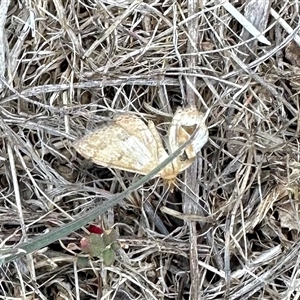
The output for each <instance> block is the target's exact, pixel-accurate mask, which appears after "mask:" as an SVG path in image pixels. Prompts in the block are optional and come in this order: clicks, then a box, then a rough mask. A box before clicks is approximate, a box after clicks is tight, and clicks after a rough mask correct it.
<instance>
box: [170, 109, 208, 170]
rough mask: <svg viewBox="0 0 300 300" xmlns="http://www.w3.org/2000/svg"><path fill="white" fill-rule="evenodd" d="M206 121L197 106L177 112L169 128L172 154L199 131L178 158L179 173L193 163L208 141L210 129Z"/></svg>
mask: <svg viewBox="0 0 300 300" xmlns="http://www.w3.org/2000/svg"><path fill="white" fill-rule="evenodd" d="M205 119H206V118H205V117H204V115H203V114H202V113H201V112H200V111H199V110H198V109H197V108H196V107H195V106H191V107H187V108H178V109H177V110H176V112H175V114H174V117H173V119H172V123H171V125H170V128H169V148H170V151H171V152H172V153H173V152H174V151H175V150H177V149H178V148H179V147H180V146H181V145H182V144H184V143H186V142H187V141H188V140H190V138H191V136H192V134H193V133H194V132H195V130H197V132H195V136H194V138H193V140H192V141H191V143H190V144H189V145H188V146H187V147H186V148H185V149H184V151H183V152H182V154H181V155H180V156H179V157H177V161H176V164H177V165H178V169H179V171H178V173H180V172H182V171H183V170H185V169H187V168H188V167H189V166H190V165H191V164H192V163H193V161H194V159H195V157H196V155H197V153H198V152H199V151H200V149H201V148H202V147H203V146H204V145H205V144H206V142H207V141H208V129H207V126H206V125H205Z"/></svg>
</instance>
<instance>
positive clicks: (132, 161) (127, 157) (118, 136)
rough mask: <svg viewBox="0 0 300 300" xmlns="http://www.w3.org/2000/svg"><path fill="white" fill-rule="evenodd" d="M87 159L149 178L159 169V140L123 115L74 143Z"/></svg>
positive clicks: (145, 127) (140, 121) (137, 119)
mask: <svg viewBox="0 0 300 300" xmlns="http://www.w3.org/2000/svg"><path fill="white" fill-rule="evenodd" d="M74 147H75V149H76V150H77V151H78V153H80V154H81V155H82V156H83V157H85V158H86V159H89V160H91V161H92V162H94V163H96V164H98V165H101V166H104V167H110V168H116V169H120V170H125V171H130V172H135V173H139V174H147V173H148V172H150V171H151V170H152V169H154V168H155V167H156V166H157V165H158V156H157V153H158V151H157V147H158V145H157V140H156V138H155V137H154V136H153V133H152V132H151V130H149V128H148V127H147V126H146V124H145V123H144V122H143V121H142V120H141V119H139V118H138V117H135V116H130V115H120V116H118V117H116V118H115V119H114V120H113V121H112V122H109V123H108V124H106V125H103V126H101V127H100V128H99V129H97V130H96V131H94V132H91V133H90V134H88V135H86V136H85V137H83V138H82V139H80V140H78V141H76V142H75V143H74Z"/></svg>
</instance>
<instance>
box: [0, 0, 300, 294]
mask: <svg viewBox="0 0 300 300" xmlns="http://www.w3.org/2000/svg"><path fill="white" fill-rule="evenodd" d="M216 2H218V1H210V2H209V1H167V0H166V1H144V2H143V1H141V0H134V1H121V0H120V1H113V0H107V1H96V0H91V1H87V0H82V1H60V0H55V1H48V0H36V1H33V0H28V1H15V0H12V1H11V2H9V1H8V0H2V1H1V5H0V8H1V11H0V44H1V45H0V76H1V82H2V83H1V100H0V113H1V119H0V132H1V154H0V162H1V167H0V171H1V172H0V186H1V194H0V209H1V211H0V214H1V216H0V218H1V219H0V220H1V231H0V234H1V248H2V251H1V252H0V263H1V264H2V269H1V281H0V299H82V300H84V299H231V300H234V299H299V291H298V285H299V278H298V276H299V272H298V268H299V267H298V261H299V259H298V258H299V257H298V253H299V248H300V244H299V229H300V225H299V224H300V223H299V208H298V205H299V203H298V201H299V199H298V194H299V192H298V187H299V170H300V163H299V158H300V156H299V103H300V102H299V83H298V82H299V78H298V74H299V67H300V61H299V60H300V55H299V53H300V51H299V45H300V43H299V37H298V36H297V32H298V29H299V26H298V27H297V24H298V12H299V9H300V6H299V3H298V2H297V1H294V2H292V1H291V2H288V1H267V0H265V1H255V0H252V1H230V2H231V3H232V5H233V9H232V7H230V5H228V2H226V1H223V2H226V3H225V4H216ZM244 2H245V3H244ZM229 11H230V12H229ZM238 11H239V12H240V13H241V14H242V15H243V16H245V17H246V18H247V19H248V20H249V21H250V22H248V23H247V22H246V23H243V25H241V23H240V22H241V21H238V19H239V15H238V14H237V12H238ZM249 24H250V25H251V24H252V25H254V27H255V28H256V29H257V30H258V31H259V32H262V33H263V36H260V37H256V36H253V34H254V35H255V31H253V30H254V29H253V28H251V27H249ZM246 28H247V29H246ZM249 31H250V32H251V33H252V34H251V33H249ZM253 32H254V33H253ZM258 40H259V41H258ZM194 104H195V105H196V106H197V107H198V108H199V109H201V110H202V111H204V112H205V111H207V109H210V114H209V117H208V121H207V124H208V126H209V135H210V139H209V142H208V143H207V144H206V145H205V146H204V147H203V149H202V150H201V152H200V153H199V155H198V159H197V161H196V162H195V164H193V165H192V167H191V168H189V169H188V170H186V171H185V172H184V173H182V174H180V175H179V178H178V182H177V187H176V189H175V190H174V192H173V193H171V192H170V190H168V189H166V186H164V185H163V182H162V181H161V180H155V179H152V180H148V181H146V182H145V183H144V184H143V185H142V186H141V187H139V188H137V189H135V190H134V191H133V192H132V193H127V194H126V197H124V198H123V199H121V200H119V199H117V200H116V202H118V204H116V205H114V206H113V207H111V208H109V209H108V210H106V211H105V213H102V214H101V215H99V217H98V218H96V219H94V220H93V222H92V223H93V224H98V225H99V226H100V227H102V228H104V229H105V230H109V229H111V228H114V230H115V231H116V232H117V233H118V235H119V237H118V244H119V245H120V249H118V250H115V251H116V259H115V261H114V262H113V264H111V265H110V266H106V265H104V264H103V262H102V259H103V258H101V257H93V258H92V257H90V256H89V255H84V254H82V253H81V252H80V249H79V246H80V241H82V238H83V237H85V238H86V237H88V232H87V229H86V228H88V227H87V226H85V228H83V227H82V228H81V229H78V227H80V226H82V224H85V223H90V221H89V220H88V219H86V218H85V217H84V219H83V221H82V222H83V223H80V224H81V225H78V224H79V223H77V225H76V226H77V227H76V226H74V227H73V228H74V230H73V232H71V231H70V229H68V230H67V231H66V232H67V233H66V234H65V235H64V236H63V235H62V234H60V235H59V230H56V231H55V230H54V229H55V228H59V229H60V228H62V229H64V228H65V227H64V225H65V224H73V223H70V222H72V220H81V219H80V218H81V217H82V216H86V213H89V212H93V211H94V209H95V207H102V205H105V203H107V202H108V201H109V199H113V197H114V195H117V194H118V193H121V192H122V191H124V190H126V188H128V187H131V186H132V184H134V183H135V182H136V181H137V180H138V178H139V177H140V176H139V175H136V174H134V173H130V172H123V171H118V170H115V169H108V168H103V167H101V166H97V165H95V164H92V163H90V162H88V161H87V160H85V159H84V158H83V157H81V156H80V155H79V154H78V153H76V151H75V150H74V148H73V146H72V142H73V141H75V140H77V139H78V138H80V137H82V136H83V135H84V134H86V133H87V132H89V131H91V130H94V129H95V128H97V127H99V126H101V124H102V123H103V122H104V121H107V120H109V119H111V118H112V117H113V116H114V115H116V114H117V113H124V112H130V113H132V114H135V115H138V116H141V117H143V119H144V120H150V119H151V120H153V121H154V123H155V124H156V125H157V126H158V128H159V129H160V131H161V132H162V133H164V130H165V129H166V128H168V123H169V122H170V120H171V118H172V114H173V113H174V111H175V110H176V108H177V107H178V106H189V105H194ZM103 139H105V136H104V137H103ZM121 195H123V194H121ZM124 195H125V194H124ZM107 199H108V200H107ZM94 213H95V211H94ZM86 225H88V224H86ZM69 228H70V227H69ZM77 229H78V230H77ZM49 232H50V233H49ZM53 232H55V233H56V234H58V235H53ZM43 236H46V240H47V239H48V238H49V239H48V240H47V241H48V243H47V241H46V242H45V241H44V242H43V243H42V244H39V243H38V241H40V240H39V239H40V238H41V237H43ZM24 242H26V244H23V243H24ZM49 243H50V244H49ZM47 244H49V245H47ZM45 245H47V246H45ZM26 252H27V253H26ZM24 254H27V255H24ZM101 297H102V298H101Z"/></svg>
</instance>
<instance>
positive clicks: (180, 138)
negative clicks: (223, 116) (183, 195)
mask: <svg viewBox="0 0 300 300" xmlns="http://www.w3.org/2000/svg"><path fill="white" fill-rule="evenodd" d="M206 118H207V114H206V115H203V114H202V113H201V112H200V111H199V110H198V109H197V108H196V107H194V106H191V107H186V108H177V110H176V112H175V114H174V116H173V119H172V122H171V124H170V127H169V130H168V134H167V140H166V148H167V150H166V149H165V147H164V144H163V141H162V138H161V135H160V133H159V132H158V130H157V129H156V127H155V125H154V123H153V122H152V121H148V123H147V124H146V123H145V122H144V121H143V120H142V119H141V118H139V117H137V116H135V115H129V114H122V115H118V116H116V117H115V118H114V119H113V120H112V121H111V122H108V123H105V124H103V125H102V126H101V127H100V128H98V129H96V130H95V131H93V132H91V133H89V134H87V135H86V136H84V137H83V138H81V139H79V140H77V141H75V142H74V144H73V145H74V148H75V149H76V151H77V152H78V153H80V154H81V155H82V156H83V157H84V158H86V159H88V160H91V161H92V162H93V163H95V164H97V165H100V166H104V167H108V168H115V169H119V170H124V171H129V172H133V173H138V174H143V175H146V174H148V173H149V172H150V171H152V170H153V169H154V168H155V167H157V166H158V165H159V164H160V163H161V162H163V161H164V160H165V159H166V158H168V156H169V154H171V153H173V152H174V151H175V150H176V149H178V148H179V147H180V146H181V145H182V144H184V143H185V142H187V141H189V140H190V138H191V135H192V134H193V133H195V134H194V138H193V139H192V140H191V142H190V143H189V144H188V146H187V147H186V148H184V150H183V151H182V152H181V154H180V155H179V156H178V157H176V158H175V159H174V160H173V161H172V162H170V163H169V164H168V165H167V166H166V167H164V168H163V169H162V170H161V171H159V172H158V173H157V174H156V176H154V177H160V178H162V179H164V180H166V181H167V182H168V183H169V184H170V183H173V182H174V181H175V180H176V177H177V175H178V174H179V173H181V172H182V171H184V170H185V169H187V168H188V167H189V166H190V165H191V164H192V163H193V162H194V160H195V158H196V155H197V153H198V152H199V151H200V149H201V148H202V147H203V146H204V145H205V143H206V142H207V141H208V129H207V126H206V125H205V121H206ZM195 131H196V132H195Z"/></svg>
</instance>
